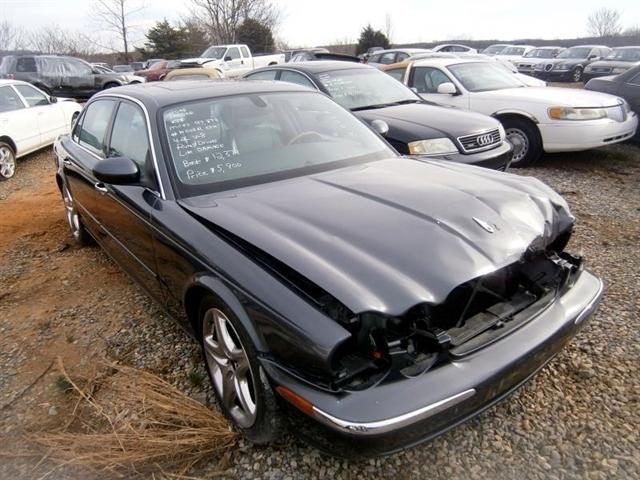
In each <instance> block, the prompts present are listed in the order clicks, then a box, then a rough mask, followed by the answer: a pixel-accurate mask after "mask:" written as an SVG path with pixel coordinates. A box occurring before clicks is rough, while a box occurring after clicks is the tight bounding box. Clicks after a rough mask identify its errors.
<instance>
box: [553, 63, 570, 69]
mask: <svg viewBox="0 0 640 480" xmlns="http://www.w3.org/2000/svg"><path fill="white" fill-rule="evenodd" d="M553 69H554V70H566V69H567V66H566V64H564V63H556V64H555V65H554V66H553Z"/></svg>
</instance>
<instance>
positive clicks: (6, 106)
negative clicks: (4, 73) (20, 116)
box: [0, 87, 24, 112]
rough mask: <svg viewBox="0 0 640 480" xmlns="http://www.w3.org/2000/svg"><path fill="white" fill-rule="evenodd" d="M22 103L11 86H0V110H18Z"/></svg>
mask: <svg viewBox="0 0 640 480" xmlns="http://www.w3.org/2000/svg"><path fill="white" fill-rule="evenodd" d="M21 108H24V104H23V103H22V100H20V97H19V96H18V94H17V93H16V91H15V90H14V89H13V88H11V87H0V112H10V111H12V110H20V109H21Z"/></svg>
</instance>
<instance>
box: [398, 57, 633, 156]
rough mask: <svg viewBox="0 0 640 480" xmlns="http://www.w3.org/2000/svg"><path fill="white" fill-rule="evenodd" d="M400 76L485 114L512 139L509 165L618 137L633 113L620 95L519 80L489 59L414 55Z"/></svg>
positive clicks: (626, 133) (625, 134)
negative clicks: (529, 83) (475, 59)
mask: <svg viewBox="0 0 640 480" xmlns="http://www.w3.org/2000/svg"><path fill="white" fill-rule="evenodd" d="M403 79H404V82H405V83H406V84H407V85H408V86H409V87H411V88H413V89H414V91H416V92H417V93H418V94H419V95H420V96H421V97H422V98H424V99H425V100H428V101H432V102H435V103H439V104H444V105H451V106H454V107H458V108H462V109H465V110H472V111H475V112H479V113H484V114H485V115H491V116H493V117H495V118H497V119H498V120H500V121H501V122H502V124H503V125H504V128H505V131H506V134H507V138H508V140H509V141H510V142H511V143H512V144H513V147H514V156H513V161H512V165H513V166H526V165H530V164H531V163H533V162H535V161H536V160H538V159H539V158H540V156H541V155H542V152H543V151H544V152H571V151H580V150H588V149H591V148H597V147H602V146H604V145H610V144H613V143H619V142H623V141H625V140H627V139H629V138H631V137H633V135H634V134H635V131H636V128H637V127H638V117H637V116H636V114H635V113H634V112H633V111H631V109H630V108H629V104H628V103H627V102H626V101H625V100H623V99H622V98H619V97H616V96H613V95H609V94H606V93H598V92H591V91H586V90H577V89H569V88H556V87H527V88H524V87H525V84H524V83H523V82H521V81H520V80H518V78H516V77H515V76H514V75H512V74H510V73H509V72H508V71H506V70H505V69H504V68H502V67H500V66H498V65H495V64H494V63H493V62H483V61H474V60H461V59H450V58H429V59H424V60H417V61H415V62H413V63H411V65H410V66H409V67H408V69H407V72H405V74H404V77H403Z"/></svg>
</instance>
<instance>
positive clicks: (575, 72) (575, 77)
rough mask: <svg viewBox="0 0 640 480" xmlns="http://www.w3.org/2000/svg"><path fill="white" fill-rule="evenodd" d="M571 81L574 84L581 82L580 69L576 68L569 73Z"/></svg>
mask: <svg viewBox="0 0 640 480" xmlns="http://www.w3.org/2000/svg"><path fill="white" fill-rule="evenodd" d="M571 80H573V81H574V82H575V83H577V82H579V81H580V80H582V67H576V68H574V69H573V71H572V72H571Z"/></svg>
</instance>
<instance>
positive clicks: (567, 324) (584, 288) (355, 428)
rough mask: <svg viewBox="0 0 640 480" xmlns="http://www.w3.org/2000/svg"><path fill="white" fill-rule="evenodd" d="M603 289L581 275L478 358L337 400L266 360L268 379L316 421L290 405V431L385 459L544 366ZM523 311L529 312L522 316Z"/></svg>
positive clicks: (344, 452)
mask: <svg viewBox="0 0 640 480" xmlns="http://www.w3.org/2000/svg"><path fill="white" fill-rule="evenodd" d="M602 292H603V286H602V282H601V281H600V279H599V278H597V277H596V276H594V275H593V274H591V273H589V272H588V271H584V272H583V273H582V274H581V275H580V277H579V278H578V279H577V281H576V283H575V285H574V286H573V287H572V288H571V289H570V290H568V291H566V292H565V293H564V294H563V295H562V296H561V297H559V298H557V299H555V300H554V302H553V303H551V304H550V305H549V306H548V307H547V308H546V309H544V310H543V311H542V312H540V313H539V314H538V315H537V317H536V318H533V319H532V320H531V321H529V322H528V323H526V324H524V325H523V326H522V327H520V328H519V329H518V330H516V331H514V332H513V333H511V334H510V335H508V336H507V337H505V338H503V339H501V340H499V341H497V342H495V343H493V344H491V345H488V346H486V347H484V348H483V349H481V350H479V351H478V352H476V353H473V354H470V355H468V356H465V357H462V358H459V359H453V360H451V361H450V362H448V363H446V364H444V365H441V366H439V367H437V368H435V369H433V370H431V371H429V372H428V373H426V374H424V375H422V376H419V377H416V378H411V379H403V380H401V381H398V382H395V383H387V384H383V385H378V386H375V387H371V388H369V389H367V390H364V391H360V392H350V393H345V394H341V395H336V394H331V393H329V392H325V391H320V390H318V389H316V388H314V387H312V386H310V385H309V384H307V383H304V382H302V381H300V380H298V379H296V378H294V377H293V376H291V375H290V374H288V373H287V372H285V371H284V370H282V369H281V368H279V367H277V366H276V364H274V363H271V362H263V366H264V368H265V370H266V371H267V374H268V376H269V377H270V378H271V380H272V382H273V383H274V384H276V385H282V386H284V387H286V388H287V389H289V390H290V391H292V392H294V393H295V394H297V395H299V396H300V397H302V398H304V399H306V400H307V401H308V402H310V403H311V404H312V405H313V418H312V417H310V416H309V415H307V414H304V413H302V412H301V411H300V410H298V409H296V408H294V407H293V406H291V405H290V404H289V403H287V402H285V401H283V402H282V403H283V405H284V406H285V407H286V408H287V409H288V410H289V411H290V416H289V418H290V419H291V421H292V423H293V424H294V427H295V431H297V432H298V433H299V434H300V435H301V436H303V437H304V438H306V439H307V440H308V441H309V442H310V443H312V444H314V445H316V446H317V447H319V448H320V449H322V450H325V451H327V452H329V453H331V454H334V455H339V456H362V455H382V454H389V453H392V452H394V451H397V450H400V449H403V448H407V447H410V446H414V445H417V444H420V443H422V442H425V441H427V440H429V439H431V438H433V437H435V436H437V435H440V434H441V433H444V432H445V431H446V430H448V429H450V428H452V427H454V426H456V425H458V424H460V423H462V422H464V421H466V420H468V419H469V418H471V417H473V416H475V415H477V414H479V413H480V412H482V411H483V410H485V409H487V408H489V407H490V406H492V405H493V404H495V403H496V402H498V401H499V400H501V399H502V398H504V397H505V396H507V395H508V394H509V393H511V392H512V391H514V390H515V389H516V388H518V387H519V386H520V385H522V384H523V383H524V382H526V381H527V380H528V379H529V378H530V377H531V376H532V375H534V374H535V373H536V372H537V371H538V370H540V369H541V368H542V367H543V366H544V365H546V363H547V362H549V361H550V360H551V359H552V358H553V357H554V356H555V355H556V354H557V353H558V352H559V351H560V350H561V349H562V347H563V346H564V345H565V344H566V343H567V342H568V341H569V340H570V339H571V338H572V337H573V336H574V335H575V334H576V332H577V331H578V330H579V329H580V327H581V326H582V325H583V324H584V321H585V319H586V318H587V317H588V316H589V315H591V314H592V313H593V311H594V310H595V309H596V307H597V305H598V303H599V302H600V299H601V296H602ZM524 313H526V312H524Z"/></svg>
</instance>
